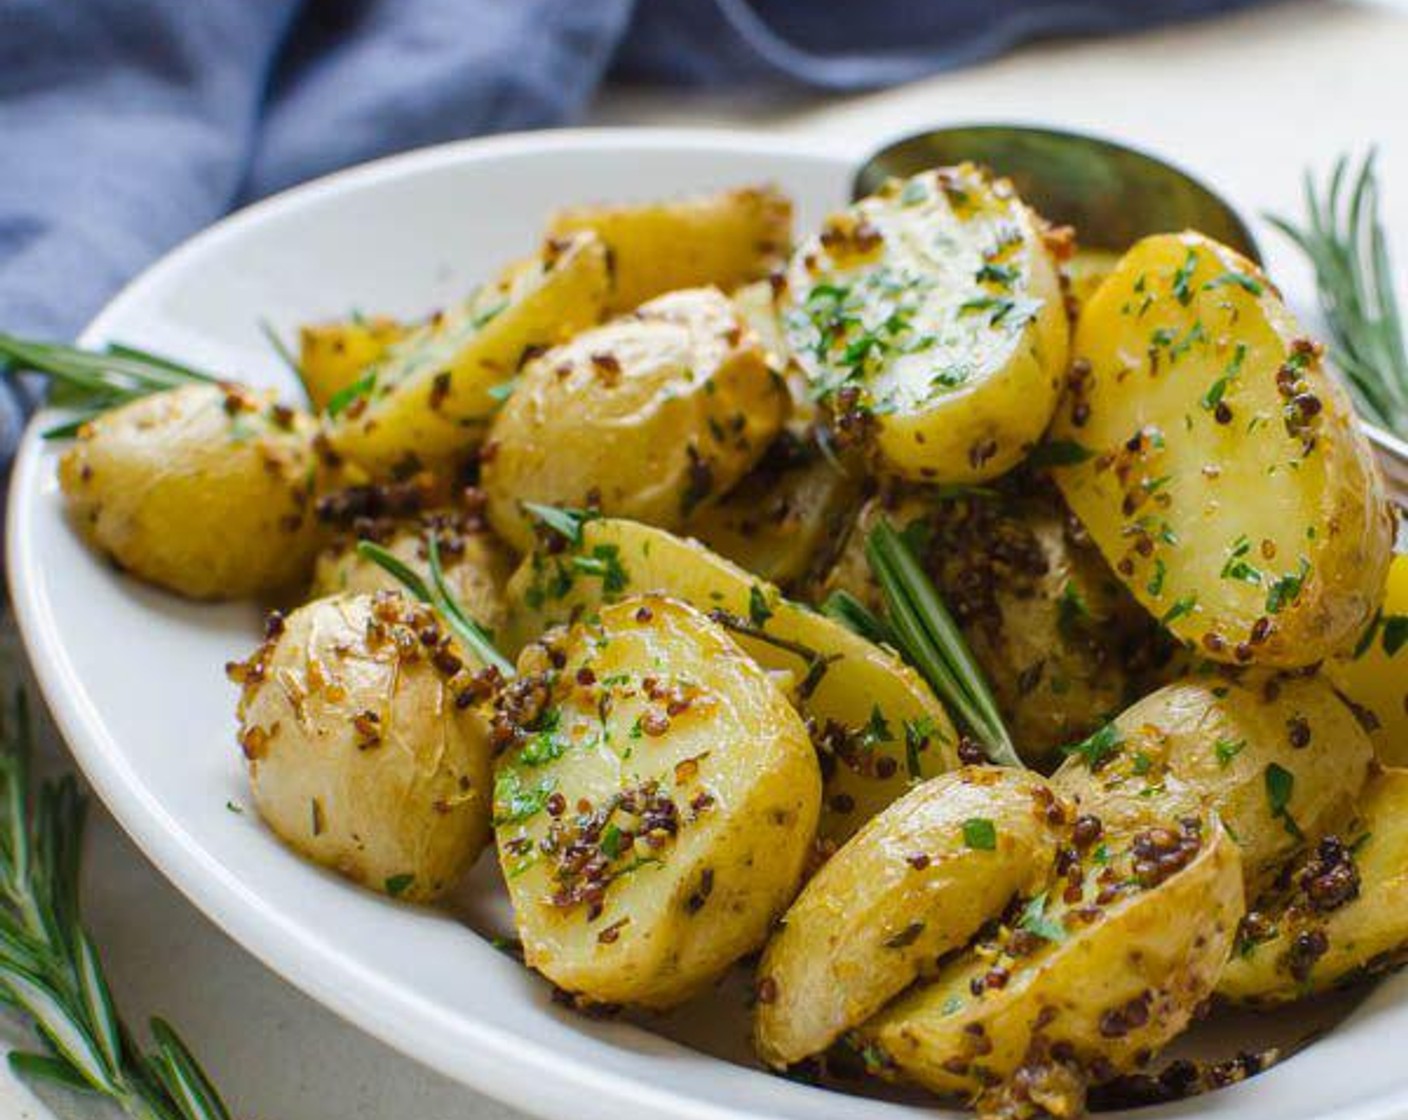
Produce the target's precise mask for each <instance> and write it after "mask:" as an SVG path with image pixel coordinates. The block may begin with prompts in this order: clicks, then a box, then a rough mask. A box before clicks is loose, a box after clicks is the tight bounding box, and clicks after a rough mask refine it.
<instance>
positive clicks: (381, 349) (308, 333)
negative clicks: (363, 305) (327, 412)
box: [298, 315, 414, 412]
mask: <svg viewBox="0 0 1408 1120" xmlns="http://www.w3.org/2000/svg"><path fill="white" fill-rule="evenodd" d="M413 329H414V328H413V327H411V326H410V325H408V324H405V323H401V322H398V321H397V320H395V319H392V318H390V317H389V316H385V315H377V316H373V317H371V318H365V317H361V316H358V317H356V318H352V319H346V320H341V321H338V322H330V323H310V324H308V325H307V326H304V327H303V328H302V329H300V330H299V332H298V339H299V353H298V376H299V377H300V378H301V379H302V381H303V388H304V391H305V392H307V394H308V400H309V403H311V404H312V406H313V407H314V408H315V409H317V410H318V411H320V412H321V411H322V410H323V409H325V408H327V407H328V405H329V404H330V403H331V402H333V401H335V400H336V399H337V395H338V394H339V393H342V392H344V391H350V388H351V386H353V385H355V384H356V382H357V379H358V378H360V377H361V376H362V375H363V374H364V373H366V372H367V369H368V367H369V366H372V365H374V364H375V363H376V362H378V361H380V360H381V358H382V355H384V354H385V353H386V351H387V350H388V349H389V348H390V347H391V346H392V345H394V344H395V343H397V342H400V341H401V339H403V338H405V337H406V335H407V334H408V333H410V331H411V330H413Z"/></svg>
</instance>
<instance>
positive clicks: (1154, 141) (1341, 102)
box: [0, 0, 1408, 1120]
mask: <svg viewBox="0 0 1408 1120" xmlns="http://www.w3.org/2000/svg"><path fill="white" fill-rule="evenodd" d="M1132 2H1133V0H1132ZM982 120H1006V121H1020V122H1026V123H1050V124H1056V125H1061V126H1066V127H1071V128H1076V129H1085V130H1090V131H1095V132H1100V133H1103V134H1106V135H1109V136H1112V137H1115V138H1117V139H1123V140H1127V141H1130V142H1133V143H1136V144H1138V145H1141V146H1143V147H1146V148H1150V149H1152V150H1154V151H1157V152H1160V153H1162V154H1165V155H1168V156H1171V157H1172V158H1174V159H1175V160H1176V161H1177V162H1180V163H1181V164H1183V165H1184V166H1186V167H1187V168H1189V169H1190V170H1191V171H1193V172H1195V173H1197V174H1200V175H1203V176H1206V177H1207V178H1208V179H1209V180H1211V181H1212V182H1214V183H1215V184H1216V185H1217V186H1218V187H1219V188H1221V189H1222V190H1224V191H1225V192H1226V193H1227V194H1228V195H1229V196H1230V197H1231V198H1232V199H1233V200H1234V201H1236V202H1238V203H1239V204H1241V205H1242V206H1243V207H1244V208H1245V210H1246V211H1247V212H1248V213H1251V214H1255V213H1258V212H1260V211H1263V210H1268V209H1270V210H1279V211H1281V212H1284V213H1298V212H1299V207H1298V191H1299V178H1300V172H1301V169H1302V168H1303V167H1304V166H1305V165H1306V164H1307V163H1313V164H1315V165H1316V166H1318V167H1320V168H1323V167H1325V166H1326V165H1328V163H1329V162H1330V161H1331V160H1332V159H1333V158H1334V157H1335V156H1336V155H1337V154H1338V153H1340V152H1341V151H1344V150H1346V149H1349V150H1361V149H1363V148H1365V147H1367V146H1368V145H1370V144H1377V145H1378V147H1379V150H1380V168H1381V178H1382V180H1383V181H1384V184H1385V188H1384V189H1385V214H1386V217H1387V219H1388V221H1387V224H1388V226H1389V229H1390V230H1391V231H1392V232H1393V233H1394V234H1395V244H1394V248H1395V249H1396V251H1397V259H1398V260H1399V261H1400V262H1405V263H1408V0H1298V2H1296V0H1293V2H1290V3H1282V4H1275V5H1271V6H1269V7H1266V8H1262V9H1258V10H1256V11H1252V12H1247V13H1242V14H1239V15H1235V16H1231V17H1227V18H1222V19H1218V20H1215V21H1209V22H1203V23H1198V24H1193V25H1185V26H1181V27H1177V28H1173V29H1168V30H1163V31H1156V32H1151V33H1148V34H1144V35H1139V36H1135V37H1125V38H1119V39H1100V40H1080V41H1062V42H1051V43H1046V44H1042V45H1039V46H1033V47H1027V48H1024V49H1022V50H1019V51H1017V52H1016V53H1014V54H1012V55H1010V56H1008V57H1006V58H1003V59H1001V60H999V61H996V62H992V63H989V64H987V65H984V66H981V67H978V68H975V69H971V70H966V71H962V72H960V73H956V74H949V75H944V76H941V77H937V78H934V79H931V80H928V81H924V82H919V83H916V84H914V85H911V86H907V87H904V88H901V89H897V90H892V91H888V92H884V93H877V94H870V95H865V96H858V97H850V98H843V99H819V98H812V97H805V98H799V97H796V96H789V97H766V96H764V97H760V96H758V95H756V94H749V95H747V96H728V95H717V94H713V95H705V96H700V95H693V96H690V95H684V94H681V93H678V92H669V93H666V92H660V93H653V92H643V91H619V90H618V91H612V92H609V93H608V94H607V95H606V96H604V97H603V99H602V100H601V102H600V103H599V104H598V105H597V106H596V107H595V108H594V110H593V112H592V114H591V116H590V118H589V120H588V122H587V123H599V124H679V125H694V126H702V125H734V126H741V127H748V128H757V129H762V130H767V131H777V132H788V133H796V134H807V133H812V134H818V135H824V137H825V139H826V142H827V144H828V145H829V146H831V147H832V148H834V149H837V150H842V151H844V150H847V149H849V150H853V151H854V152H855V153H856V154H857V155H858V156H859V155H861V154H863V153H864V152H866V151H867V150H868V149H869V148H871V147H873V146H874V145H876V144H878V143H880V142H882V141H884V140H885V139H888V138H890V137H892V136H895V135H898V134H901V133H904V132H906V131H912V130H914V129H917V128H921V127H924V126H926V125H930V124H934V123H939V122H953V123H959V122H965V121H982ZM1260 232H1262V234H1263V236H1262V243H1263V248H1264V250H1266V254H1267V257H1268V259H1269V264H1270V267H1271V271H1272V273H1273V275H1275V276H1276V277H1277V278H1278V280H1280V281H1281V283H1282V286H1283V287H1284V288H1285V289H1286V290H1287V291H1288V292H1289V293H1290V296H1291V299H1292V301H1293V302H1295V301H1296V300H1297V299H1298V298H1299V299H1300V300H1305V299H1306V298H1307V297H1308V295H1309V291H1310V290H1309V287H1308V279H1309V277H1308V273H1307V271H1306V269H1305V268H1304V266H1303V265H1302V264H1301V262H1300V261H1299V260H1297V259H1296V257H1295V256H1294V254H1293V253H1291V252H1289V251H1288V250H1287V248H1286V246H1285V244H1284V242H1283V241H1281V240H1280V239H1279V238H1278V237H1276V236H1275V235H1274V234H1271V233H1269V232H1267V231H1265V230H1264V228H1263V229H1262V230H1261V231H1260ZM1403 275H1404V272H1403V270H1402V269H1400V277H1402V276H1403ZM12 633H13V631H12V628H11V627H9V626H8V625H7V624H6V625H5V626H4V634H5V638H4V639H3V641H7V642H9V643H13V637H12ZM0 652H3V655H4V659H5V660H6V661H11V660H13V659H15V658H17V654H16V652H15V651H14V650H13V648H12V647H11V646H9V645H6V646H4V647H3V650H0ZM5 679H9V678H8V675H7V676H6V677H5ZM46 754H47V756H48V763H47V764H48V765H49V766H50V767H52V768H57V767H60V766H64V765H69V763H68V761H67V758H66V757H65V756H64V754H63V748H62V745H61V744H58V743H57V742H55V741H54V740H52V738H51V739H50V741H49V742H48V744H47V746H46ZM86 870H87V874H86V884H85V900H86V905H87V914H88V919H89V923H90V925H91V926H92V928H93V930H94V933H95V935H96V938H97V941H98V944H99V945H100V946H101V947H102V950H103V952H104V954H105V957H106V960H107V963H108V967H109V971H110V973H111V976H112V981H113V985H114V988H115V990H116V995H117V1000H118V1003H119V1005H120V1006H121V1007H122V1008H123V1010H124V1012H125V1013H126V1014H127V1015H128V1016H129V1017H130V1019H131V1020H132V1021H134V1022H142V1021H144V1020H145V1018H146V1017H148V1016H150V1015H152V1014H160V1015H162V1016H164V1017H166V1018H168V1019H169V1020H171V1021H172V1022H173V1023H175V1024H176V1025H177V1026H178V1028H179V1030H180V1031H181V1033H182V1034H183V1035H184V1037H185V1038H186V1039H187V1041H188V1042H189V1043H190V1044H191V1046H192V1047H193V1049H194V1050H195V1051H196V1053H197V1054H198V1055H199V1056H200V1057H201V1059H202V1060H203V1062H204V1063H205V1065H206V1066H207V1068H208V1070H209V1071H210V1072H211V1074H212V1076H213V1077H214V1079H215V1081H216V1083H217V1084H218V1085H219V1086H220V1087H221V1089H222V1091H223V1092H224V1094H225V1096H226V1099H227V1101H228V1103H229V1104H230V1105H231V1107H232V1109H233V1111H234V1113H235V1115H236V1116H237V1117H241V1118H248V1120H254V1118H259V1120H452V1118H473V1120H510V1118H515V1117H517V1116H519V1115H520V1114H518V1113H516V1112H515V1111H514V1110H512V1109H509V1108H506V1107H504V1106H502V1105H499V1104H497V1103H495V1102H492V1101H489V1100H487V1099H486V1098H484V1097H482V1096H479V1095H478V1094H476V1093H473V1092H471V1091H470V1090H468V1089H465V1088H462V1087H460V1086H458V1085H456V1084H455V1083H453V1082H450V1081H448V1080H446V1079H445V1078H443V1077H441V1076H439V1075H438V1074H435V1073H432V1072H430V1071H429V1070H426V1069H424V1068H422V1067H420V1066H418V1065H417V1064H416V1063H414V1062H413V1061H411V1060H410V1059H407V1058H404V1057H401V1056H400V1055H399V1054H397V1053H395V1052H394V1051H392V1050H391V1049H389V1048H388V1047H386V1046H384V1045H382V1044H381V1043H379V1042H376V1041H374V1040H372V1039H370V1038H368V1037H366V1036H365V1035H363V1034H361V1033H360V1032H359V1031H357V1030H356V1029H355V1028H353V1027H351V1026H348V1025H347V1024H345V1023H343V1022H342V1021H340V1020H339V1019H337V1018H335V1017H334V1016H333V1015H331V1014H330V1013H328V1012H326V1011H324V1010H323V1009H322V1008H321V1007H320V1006H318V1005H317V1004H315V1003H314V1002H313V1001H312V1000H310V999H308V998H307V997H305V996H303V995H302V994H301V993H300V992H299V991H298V990H297V989H296V988H295V987H293V986H292V985H291V984H289V983H287V982H285V981H284V980H282V979H280V978H278V977H277V976H275V975H274V974H273V973H271V972H269V971H268V970H266V969H265V968H264V967H263V965H261V964H259V963H258V962H257V961H256V960H255V959H254V958H253V957H251V956H250V955H249V954H247V953H246V952H244V950H242V949H241V948H240V947H239V946H237V945H236V944H235V943H234V942H232V941H230V940H229V939H228V938H227V937H225V935H224V934H222V933H221V932H220V931H219V930H217V929H216V928H215V927H214V926H213V925H211V923H210V922H208V921H207V920H206V919H205V918H204V917H202V916H201V915H200V914H199V913H197V912H196V911H195V910H194V909H193V908H192V907H191V906H190V905H189V904H187V903H186V902H185V901H184V899H183V898H182V897H181V896H180V895H179V894H178V893H177V892H176V891H175V890H174V889H173V888H172V887H171V886H170V885H168V884H167V883H166V881H165V880H164V879H163V878H162V877H161V876H160V874H158V873H157V872H156V871H155V870H154V869H153V868H152V867H151V866H150V865H149V864H148V863H147V862H146V861H145V860H144V859H143V858H142V857H141V856H140V855H139V854H138V853H137V851H136V849H135V848H134V847H133V846H132V845H131V844H130V842H128V841H127V839H126V838H125V837H124V836H123V835H122V833H121V832H120V831H119V830H118V829H117V828H116V826H115V825H114V824H113V823H112V821H111V820H110V819H109V818H108V817H107V816H106V814H104V813H103V812H101V810H98V811H95V812H94V814H93V822H92V826H91V830H90V839H89V845H88V854H87V869H86ZM16 1043H20V1044H24V1032H23V1030H22V1029H21V1028H20V1027H19V1026H17V1025H16V1024H14V1023H12V1022H10V1021H7V1020H5V1019H3V1018H0V1048H4V1047H8V1046H10V1045H14V1044H16ZM111 1115H113V1113H111V1112H109V1111H107V1110H106V1108H104V1107H102V1106H97V1105H94V1104H93V1103H92V1102H91V1101H88V1100H85V1099H80V1098H76V1097H71V1096H65V1095H62V1094H51V1093H46V1094H45V1095H44V1097H43V1098H42V1099H37V1098H36V1097H35V1096H34V1095H33V1094H31V1092H30V1091H29V1090H28V1089H27V1088H26V1087H24V1086H23V1085H21V1084H19V1083H17V1082H16V1081H15V1080H14V1078H13V1077H12V1076H11V1075H10V1073H9V1071H8V1068H7V1067H5V1066H3V1065H0V1117H3V1118H5V1120H10V1118H21V1117H23V1118H26V1120H28V1118H34V1120H39V1118H47V1117H51V1116H58V1117H63V1118H65V1120H79V1118H82V1120H89V1118H97V1117H108V1116H111Z"/></svg>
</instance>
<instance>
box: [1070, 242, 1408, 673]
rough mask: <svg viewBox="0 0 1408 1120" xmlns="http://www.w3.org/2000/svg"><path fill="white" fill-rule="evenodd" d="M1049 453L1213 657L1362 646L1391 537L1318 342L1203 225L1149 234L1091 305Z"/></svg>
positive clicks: (1096, 534) (1116, 555) (1242, 659)
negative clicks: (1207, 234)
mask: <svg viewBox="0 0 1408 1120" xmlns="http://www.w3.org/2000/svg"><path fill="white" fill-rule="evenodd" d="M1074 354H1075V362H1074V364H1073V365H1072V370H1071V375H1070V379H1069V387H1068V391H1067V393H1066V396H1065V398H1064V400H1063V402H1062V405H1061V407H1060V409H1059V410H1058V413H1057V417H1056V421H1055V423H1054V424H1053V427H1052V431H1051V436H1050V438H1051V444H1050V446H1049V447H1048V449H1047V450H1048V452H1049V453H1050V456H1051V457H1052V458H1054V459H1055V460H1056V461H1057V462H1058V466H1057V468H1056V470H1055V477H1056V480H1057V482H1058V483H1059V485H1060V486H1061V489H1062V491H1063V492H1064V493H1065V495H1066V500H1067V502H1068V503H1069V504H1070V506H1071V508H1072V509H1073V510H1074V511H1075V513H1076V515H1077V516H1078V517H1079V518H1080V519H1081V521H1082V522H1083V523H1084V524H1085V526H1086V528H1087V529H1088V530H1089V531H1090V535H1091V536H1092V537H1093V538H1094V540H1095V542H1096V544H1098V545H1099V546H1100V550H1101V551H1102V552H1103V553H1104V554H1105V557H1106V559H1107V560H1108V561H1109V562H1110V564H1111V565H1112V566H1113V567H1114V568H1115V570H1116V572H1118V573H1119V575H1120V576H1121V578H1122V579H1123V580H1124V581H1125V583H1126V585H1127V586H1128V587H1129V588H1130V590H1131V591H1132V592H1133V593H1134V595H1135V596H1136V597H1137V598H1138V599H1139V601H1140V602H1141V603H1143V604H1144V606H1145V607H1147V608H1148V610H1149V611H1150V612H1151V613H1153V614H1154V616H1155V617H1157V618H1159V619H1160V620H1161V621H1162V622H1163V623H1164V624H1165V625H1166V626H1168V627H1169V629H1170V630H1172V631H1173V633H1174V634H1175V635H1177V636H1178V637H1179V638H1180V639H1182V640H1183V641H1184V642H1186V643H1188V644H1189V645H1191V646H1194V647H1196V648H1198V649H1199V650H1200V651H1201V652H1202V653H1204V654H1205V655H1207V656H1208V657H1211V658H1213V659H1215V660H1219V661H1227V662H1236V663H1246V662H1257V663H1260V664H1266V665H1274V666H1280V667H1294V666H1302V665H1309V664H1312V663H1314V662H1316V661H1319V660H1321V659H1322V658H1325V657H1328V656H1330V655H1332V654H1334V653H1336V652H1338V651H1341V650H1343V649H1344V648H1345V647H1346V646H1347V645H1352V644H1353V642H1354V639H1355V636H1356V635H1357V634H1359V633H1360V631H1362V630H1363V628H1364V627H1365V625H1367V624H1368V622H1369V620H1370V618H1371V617H1372V616H1373V614H1374V610H1375V608H1376V607H1377V606H1378V601H1379V595H1380V593H1381V591H1382V588H1383V583H1384V575H1385V572H1386V571H1387V567H1388V562H1389V554H1390V548H1391V546H1392V542H1393V514H1392V510H1391V507H1390V506H1389V504H1388V502H1387V501H1386V499H1385V491H1384V484H1383V481H1382V479H1381V477H1380V474H1379V469H1378V467H1377V465H1376V463H1375V462H1374V459H1373V455H1372V453H1371V451H1370V449H1369V446H1368V444H1367V442H1366V441H1365V438H1364V436H1363V434H1362V433H1361V432H1360V431H1359V428H1358V426H1357V424H1356V421H1355V418H1354V413H1353V410H1352V408H1351V406H1350V402H1349V399H1348V397H1347V396H1346V394H1345V392H1344V390H1343V389H1342V388H1341V387H1340V385H1339V383H1338V382H1337V381H1336V379H1335V377H1334V375H1333V374H1332V373H1330V372H1329V371H1328V370H1327V369H1326V368H1325V364H1324V361H1323V358H1322V348H1321V347H1320V346H1318V345H1317V344H1315V343H1313V342H1311V341H1310V340H1309V339H1308V338H1306V337H1305V335H1304V332H1303V331H1302V329H1301V327H1300V325H1299V324H1298V323H1297V322H1296V321H1295V319H1294V318H1293V317H1292V316H1291V314H1290V313H1289V312H1288V311H1287V310H1286V308H1285V306H1284V305H1283V304H1282V303H1281V300H1280V299H1279V297H1278V295H1277V293H1276V292H1275V290H1274V289H1273V288H1272V287H1271V285H1270V283H1269V282H1268V281H1267V280H1266V278H1265V277H1264V276H1263V275H1262V274H1261V273H1260V272H1259V271H1258V270H1257V268H1256V266H1255V265H1253V264H1252V263H1251V262H1249V261H1247V260H1245V259H1244V258H1242V257H1240V256H1238V255H1237V254H1236V253H1234V252H1233V251H1232V250H1231V249H1228V248H1227V247H1226V246H1223V245H1220V244H1218V243H1216V242H1214V241H1211V240H1209V239H1208V238H1206V237H1203V236H1202V235H1200V234H1196V233H1184V234H1162V235H1159V236H1155V237H1149V238H1146V239H1145V240H1143V241H1141V242H1139V244H1137V245H1136V246H1135V247H1134V248H1133V249H1131V250H1130V251H1129V252H1128V253H1127V254H1126V255H1125V257H1124V258H1123V260H1121V262H1120V264H1119V266H1118V267H1117V268H1116V269H1115V271H1114V272H1113V273H1112V274H1111V275H1110V277H1109V278H1108V279H1107V280H1106V281H1105V283H1104V284H1102V285H1101V286H1100V288H1099V290H1098V291H1097V292H1096V293H1095V295H1094V296H1092V297H1091V299H1090V300H1089V302H1088V303H1087V304H1086V305H1085V308H1084V310H1083V311H1082V313H1081V316H1080V322H1079V326H1078V328H1077V332H1076V340H1075V347H1074Z"/></svg>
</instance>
